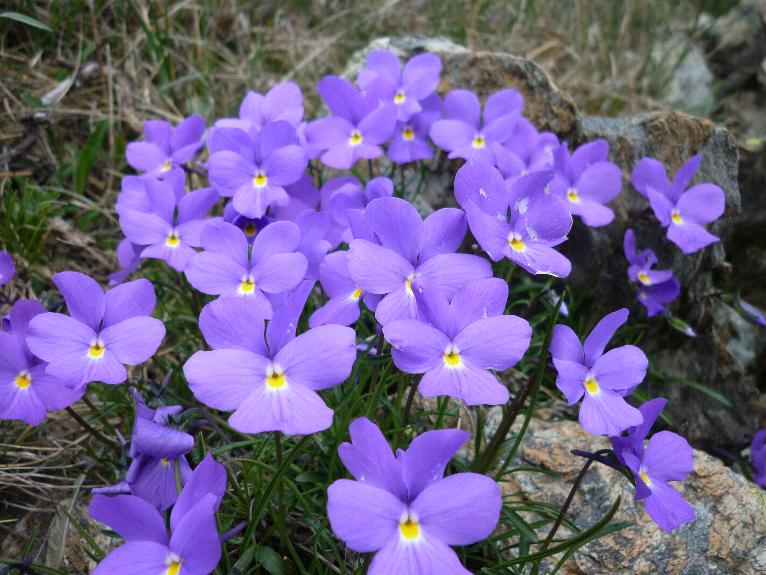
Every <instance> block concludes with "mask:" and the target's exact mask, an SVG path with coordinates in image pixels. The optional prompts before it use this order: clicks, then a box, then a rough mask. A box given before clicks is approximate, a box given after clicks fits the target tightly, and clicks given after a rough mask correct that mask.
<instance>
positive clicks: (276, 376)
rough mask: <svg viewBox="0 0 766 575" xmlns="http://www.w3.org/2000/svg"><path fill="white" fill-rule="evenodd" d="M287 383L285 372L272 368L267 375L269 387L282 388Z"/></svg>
mask: <svg viewBox="0 0 766 575" xmlns="http://www.w3.org/2000/svg"><path fill="white" fill-rule="evenodd" d="M286 383H287V380H286V379H285V374H284V373H281V372H279V371H276V370H272V371H271V373H269V374H268V375H267V376H266V385H267V386H268V387H269V389H282V388H283V387H284V386H285V384H286Z"/></svg>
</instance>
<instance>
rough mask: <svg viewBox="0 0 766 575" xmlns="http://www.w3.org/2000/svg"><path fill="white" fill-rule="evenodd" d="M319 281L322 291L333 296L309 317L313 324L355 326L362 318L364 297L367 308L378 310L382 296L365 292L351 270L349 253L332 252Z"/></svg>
mask: <svg viewBox="0 0 766 575" xmlns="http://www.w3.org/2000/svg"><path fill="white" fill-rule="evenodd" d="M319 281H320V283H321V284H322V290H324V293H325V294H327V297H329V298H330V299H329V300H328V301H327V302H326V303H325V304H324V305H323V306H322V307H320V308H317V309H316V311H314V313H313V314H311V317H310V318H309V327H312V328H313V327H318V326H320V325H326V324H332V323H334V324H338V325H351V324H353V323H354V322H356V320H357V319H359V314H360V308H359V302H360V300H362V299H363V300H364V303H365V304H366V305H367V308H368V309H370V310H371V311H375V308H376V306H377V305H378V302H379V301H380V296H379V295H375V294H370V293H365V291H364V290H363V289H362V288H360V287H358V286H357V285H356V283H354V279H353V278H352V277H351V271H350V270H349V269H348V252H347V251H340V252H334V253H331V254H328V255H327V256H326V257H325V258H324V261H323V262H322V264H321V265H320V266H319Z"/></svg>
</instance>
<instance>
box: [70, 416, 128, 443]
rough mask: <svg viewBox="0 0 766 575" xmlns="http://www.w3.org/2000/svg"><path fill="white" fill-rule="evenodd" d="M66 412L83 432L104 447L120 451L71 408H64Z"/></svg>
mask: <svg viewBox="0 0 766 575" xmlns="http://www.w3.org/2000/svg"><path fill="white" fill-rule="evenodd" d="M66 412H67V413H68V414H69V415H71V416H72V418H73V419H74V420H75V421H76V422H77V423H79V424H80V425H81V426H82V428H83V429H85V431H87V432H88V433H90V434H91V435H92V436H93V437H95V438H96V439H98V440H99V441H100V442H101V443H103V444H104V445H106V446H107V447H108V448H110V449H115V450H117V451H119V450H120V446H119V445H118V444H117V443H115V442H114V441H112V440H111V439H109V438H108V437H106V436H105V435H104V434H103V433H101V432H100V431H99V430H97V429H96V428H95V427H93V426H92V425H91V424H90V423H88V422H87V421H85V420H84V419H83V418H82V417H80V414H79V413H77V412H76V411H75V410H74V409H72V408H71V407H67V408H66Z"/></svg>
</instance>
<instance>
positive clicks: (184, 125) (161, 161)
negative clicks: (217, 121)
mask: <svg viewBox="0 0 766 575" xmlns="http://www.w3.org/2000/svg"><path fill="white" fill-rule="evenodd" d="M204 132H205V120H203V119H202V117H201V116H197V115H196V114H195V115H193V116H189V117H188V118H186V119H185V120H183V121H182V122H181V123H180V124H178V125H177V126H176V127H175V129H174V128H173V126H172V125H171V124H170V123H169V122H166V121H165V120H148V121H146V122H144V136H145V137H146V140H145V141H143V142H131V143H130V144H128V147H127V148H126V150H125V156H126V158H127V160H128V163H129V164H130V165H131V167H132V168H134V169H135V170H136V171H138V172H143V173H144V174H143V175H144V176H147V177H151V178H154V177H163V176H164V175H165V174H167V173H169V172H171V171H172V170H173V169H174V168H179V167H181V166H183V165H184V164H186V163H188V162H189V161H190V160H191V159H192V158H193V157H194V155H195V154H196V153H197V152H198V151H199V149H200V148H201V147H202V134H204Z"/></svg>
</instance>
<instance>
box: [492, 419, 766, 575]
mask: <svg viewBox="0 0 766 575" xmlns="http://www.w3.org/2000/svg"><path fill="white" fill-rule="evenodd" d="M604 447H609V445H608V441H607V440H606V439H605V438H601V437H594V436H592V435H589V434H588V433H586V432H585V431H584V430H583V429H582V428H581V427H580V426H579V425H578V424H576V423H573V422H560V421H552V422H544V421H540V420H537V419H533V420H532V425H531V426H530V430H529V432H528V435H527V436H526V437H525V438H524V442H523V443H522V446H521V450H520V453H519V456H518V457H517V461H516V462H515V463H516V464H517V465H518V466H530V465H532V466H539V467H542V468H544V469H547V470H550V471H553V472H555V473H554V474H542V473H533V472H526V471H522V472H516V473H513V474H512V475H511V476H510V479H509V480H508V482H506V483H505V484H503V485H502V487H503V492H504V493H505V494H506V496H508V497H510V498H511V499H513V498H518V497H524V498H526V499H530V500H533V501H536V502H544V503H549V504H553V505H555V506H560V505H562V504H563V502H564V500H565V499H566V497H567V495H568V493H569V490H570V488H571V485H572V483H573V481H574V479H575V477H576V476H577V474H578V473H579V471H580V469H581V467H582V465H583V463H584V460H583V459H582V458H580V457H576V456H574V455H572V454H571V453H570V452H569V450H570V449H582V450H585V451H591V452H593V451H596V450H598V449H602V448H604ZM675 487H676V488H677V489H678V490H679V491H680V492H681V493H682V494H683V496H684V498H686V500H687V501H689V503H690V504H691V505H692V507H694V510H695V512H696V515H697V518H696V520H695V521H694V522H692V523H690V524H687V525H685V526H683V527H681V528H679V529H677V530H675V531H673V532H671V533H664V532H663V531H661V530H660V529H659V527H657V526H656V525H655V524H654V523H653V522H652V520H651V519H650V518H649V516H648V515H646V513H645V511H644V509H643V505H642V504H641V503H640V502H636V501H634V499H633V495H634V488H633V486H632V485H631V484H630V483H629V482H628V481H627V479H625V477H623V476H622V475H621V474H619V473H617V472H616V471H614V470H612V469H609V468H607V467H604V466H603V465H594V466H592V467H591V469H590V471H589V472H588V475H586V478H585V480H584V481H583V483H582V485H581V488H580V490H579V491H578V493H577V495H576V496H575V498H574V500H573V503H572V506H571V507H570V513H569V515H568V517H569V518H570V519H572V520H573V521H574V522H575V523H576V524H577V525H578V526H579V527H580V528H587V527H589V526H591V525H593V524H594V523H595V522H596V521H598V519H599V518H601V517H602V516H603V514H604V513H605V512H606V511H607V509H608V508H609V506H610V505H611V504H612V503H613V502H614V501H615V500H616V499H617V497H620V498H621V506H620V510H619V511H618V512H617V515H616V516H615V518H614V519H613V521H627V522H631V523H633V525H631V526H630V527H627V528H625V529H623V530H621V531H618V532H616V533H613V534H611V535H608V536H606V537H603V538H601V539H597V540H596V541H593V542H591V543H589V544H588V545H586V546H584V547H583V548H581V549H580V550H578V551H577V552H576V553H575V554H574V556H573V557H572V558H571V559H570V560H569V561H568V562H567V563H566V564H565V565H564V567H563V569H562V570H561V571H560V573H564V574H567V575H584V574H589V575H590V574H595V573H610V574H612V575H642V574H646V575H702V574H707V573H720V574H724V573H725V574H727V575H733V574H741V575H754V574H755V573H764V572H766V498H765V497H764V492H763V491H761V490H758V489H757V488H755V487H754V485H752V484H750V483H748V482H747V481H746V480H745V479H744V478H743V477H742V476H741V475H738V474H736V473H734V472H732V471H731V470H730V469H728V468H727V467H725V466H724V465H723V464H722V463H721V462H720V461H719V460H717V459H715V458H713V457H710V456H709V455H707V454H705V453H702V452H699V451H695V452H694V471H693V473H692V474H691V475H689V477H687V479H686V481H684V482H683V483H676V484H675ZM547 529H548V528H544V529H543V530H542V532H541V533H540V534H539V535H540V536H541V537H544V536H546V535H547ZM559 533H564V532H562V531H560V532H559Z"/></svg>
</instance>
